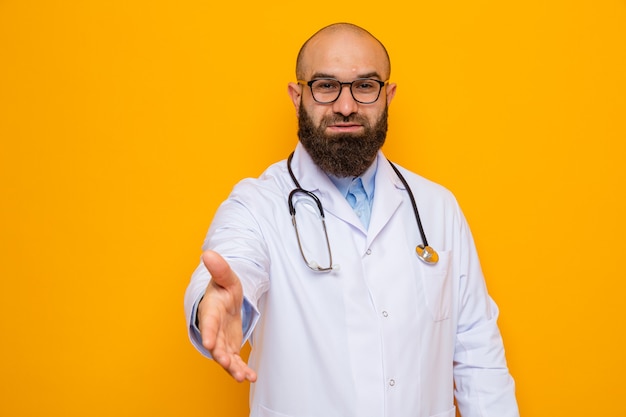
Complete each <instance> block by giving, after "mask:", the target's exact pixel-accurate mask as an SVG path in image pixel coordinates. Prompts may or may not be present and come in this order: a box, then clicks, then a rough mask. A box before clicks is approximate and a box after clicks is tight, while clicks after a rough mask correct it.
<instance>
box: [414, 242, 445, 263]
mask: <svg viewBox="0 0 626 417" xmlns="http://www.w3.org/2000/svg"><path fill="white" fill-rule="evenodd" d="M415 252H417V257H418V258H419V259H420V261H422V262H424V263H425V264H429V265H434V264H436V263H437V262H438V261H439V254H438V253H437V251H436V250H434V249H433V248H431V247H430V246H426V247H424V246H423V245H417V247H416V248H415Z"/></svg>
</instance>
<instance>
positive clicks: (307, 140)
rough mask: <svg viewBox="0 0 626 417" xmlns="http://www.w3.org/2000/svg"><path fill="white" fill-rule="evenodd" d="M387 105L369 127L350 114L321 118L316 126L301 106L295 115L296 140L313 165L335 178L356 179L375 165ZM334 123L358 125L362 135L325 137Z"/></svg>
mask: <svg viewBox="0 0 626 417" xmlns="http://www.w3.org/2000/svg"><path fill="white" fill-rule="evenodd" d="M387 117H388V112H387V106H385V109H384V110H383V112H382V113H381V115H380V117H379V118H378V120H377V121H376V122H375V123H374V126H371V124H370V122H369V120H367V118H365V117H363V116H361V115H359V114H356V113H353V114H351V115H350V116H347V117H345V116H342V115H340V114H333V115H332V116H327V117H324V118H323V119H322V120H321V122H320V124H319V126H316V125H315V123H314V122H313V120H312V119H311V117H310V116H309V114H308V113H307V111H306V110H305V109H304V106H302V105H301V106H300V110H299V112H298V138H300V142H301V143H302V145H303V146H304V149H306V150H307V152H308V153H309V155H311V158H312V159H313V162H315V164H316V165H317V166H319V167H320V168H321V169H322V170H323V171H324V172H326V173H327V174H332V175H334V176H336V177H351V176H352V177H358V176H359V175H361V174H363V173H364V172H365V171H366V170H367V168H369V166H370V165H371V164H372V163H373V162H374V158H376V154H377V153H378V150H379V149H380V148H381V147H382V146H383V144H384V143H385V138H386V136H387ZM337 122H344V123H347V122H352V123H359V124H361V125H362V126H363V129H364V132H363V133H360V134H353V133H340V134H336V135H328V134H326V133H325V130H326V127H328V126H330V125H332V124H335V123H337Z"/></svg>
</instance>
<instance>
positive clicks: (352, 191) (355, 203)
mask: <svg viewBox="0 0 626 417" xmlns="http://www.w3.org/2000/svg"><path fill="white" fill-rule="evenodd" d="M346 200H348V203H349V204H350V206H351V207H352V209H353V210H354V212H355V213H356V215H357V216H358V217H359V219H360V220H361V223H363V225H364V226H365V228H366V229H367V228H368V227H369V225H370V214H371V212H370V203H369V200H368V199H367V194H366V193H365V188H363V182H362V181H361V178H356V179H355V180H353V181H352V182H351V183H350V187H349V188H348V195H347V196H346Z"/></svg>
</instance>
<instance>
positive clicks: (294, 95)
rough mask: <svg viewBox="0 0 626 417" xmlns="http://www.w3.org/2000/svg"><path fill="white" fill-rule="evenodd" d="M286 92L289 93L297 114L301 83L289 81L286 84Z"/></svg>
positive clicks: (300, 98) (300, 100) (300, 96)
mask: <svg viewBox="0 0 626 417" xmlns="http://www.w3.org/2000/svg"><path fill="white" fill-rule="evenodd" d="M287 93H289V97H291V102H292V103H293V107H294V108H295V109H296V114H298V111H299V110H300V103H301V102H302V85H300V84H298V83H293V82H291V83H289V85H287Z"/></svg>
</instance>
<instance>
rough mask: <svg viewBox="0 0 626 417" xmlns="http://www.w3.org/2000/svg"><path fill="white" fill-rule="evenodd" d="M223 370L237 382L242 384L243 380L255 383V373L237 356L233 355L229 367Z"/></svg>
mask: <svg viewBox="0 0 626 417" xmlns="http://www.w3.org/2000/svg"><path fill="white" fill-rule="evenodd" d="M224 369H226V370H227V371H228V373H229V374H230V375H231V376H232V377H233V378H234V379H235V380H236V381H237V382H243V381H245V380H248V381H250V382H255V381H256V378H257V376H256V372H255V371H254V370H253V369H252V368H250V367H249V366H248V364H247V363H246V362H245V361H244V360H243V359H242V358H241V356H239V355H233V356H232V357H231V358H230V366H229V367H228V368H224Z"/></svg>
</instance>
